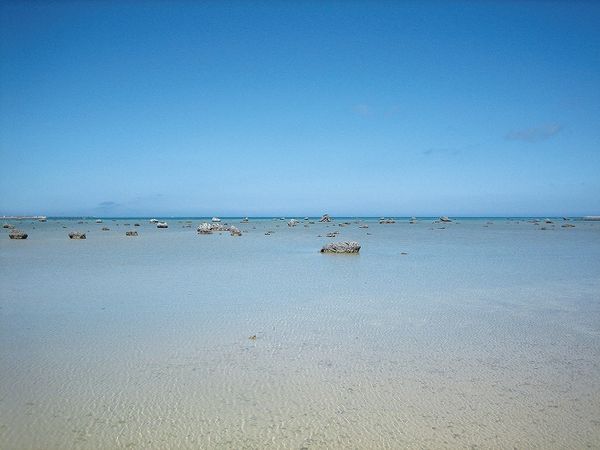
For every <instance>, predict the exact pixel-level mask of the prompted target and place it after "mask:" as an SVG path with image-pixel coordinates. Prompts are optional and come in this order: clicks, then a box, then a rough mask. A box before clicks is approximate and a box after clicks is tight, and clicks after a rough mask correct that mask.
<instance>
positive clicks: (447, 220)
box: [440, 216, 452, 222]
mask: <svg viewBox="0 0 600 450" xmlns="http://www.w3.org/2000/svg"><path fill="white" fill-rule="evenodd" d="M440 222H452V219H448V216H442V217H440Z"/></svg>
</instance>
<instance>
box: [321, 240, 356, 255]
mask: <svg viewBox="0 0 600 450" xmlns="http://www.w3.org/2000/svg"><path fill="white" fill-rule="evenodd" d="M359 251H360V244H359V243H358V242H354V241H352V242H332V243H331V244H327V245H325V246H324V247H323V248H322V249H321V253H358V252H359Z"/></svg>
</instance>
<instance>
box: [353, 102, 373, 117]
mask: <svg viewBox="0 0 600 450" xmlns="http://www.w3.org/2000/svg"><path fill="white" fill-rule="evenodd" d="M353 109H354V112H355V113H356V114H358V115H359V116H363V117H369V116H372V115H373V114H374V112H373V108H372V107H371V106H370V105H367V104H366V103H359V104H358V105H354V108H353Z"/></svg>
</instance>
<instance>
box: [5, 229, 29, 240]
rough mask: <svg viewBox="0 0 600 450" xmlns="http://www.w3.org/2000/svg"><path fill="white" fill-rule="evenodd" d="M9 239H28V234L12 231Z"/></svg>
mask: <svg viewBox="0 0 600 450" xmlns="http://www.w3.org/2000/svg"><path fill="white" fill-rule="evenodd" d="M8 237H9V238H11V239H27V233H25V232H24V231H20V230H11V232H10V233H9V234H8Z"/></svg>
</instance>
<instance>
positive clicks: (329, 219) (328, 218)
mask: <svg viewBox="0 0 600 450" xmlns="http://www.w3.org/2000/svg"><path fill="white" fill-rule="evenodd" d="M319 222H331V217H329V214H323V217H321V218H320V219H319Z"/></svg>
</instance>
